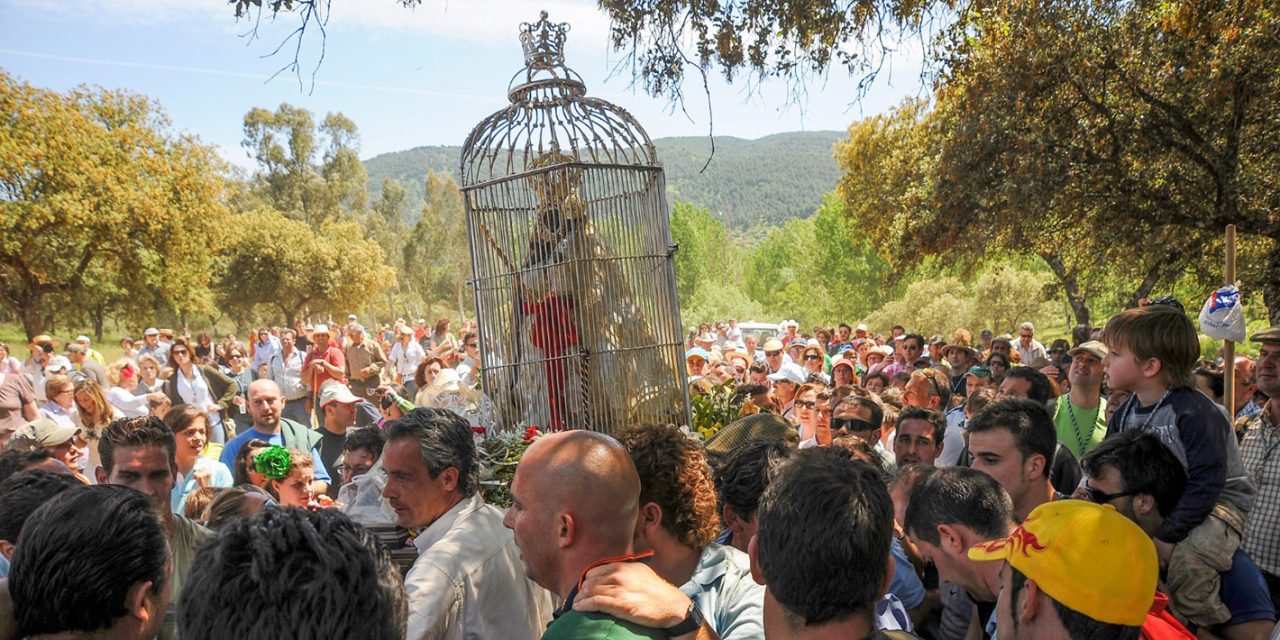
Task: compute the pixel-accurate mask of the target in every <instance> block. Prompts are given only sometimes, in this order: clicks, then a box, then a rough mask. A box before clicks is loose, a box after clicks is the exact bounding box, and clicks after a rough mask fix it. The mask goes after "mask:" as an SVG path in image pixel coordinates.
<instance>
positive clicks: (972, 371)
mask: <svg viewBox="0 0 1280 640" xmlns="http://www.w3.org/2000/svg"><path fill="white" fill-rule="evenodd" d="M964 374H965V375H966V376H975V377H978V378H990V377H991V367H988V366H987V365H985V364H975V365H973V366H972V367H969V370H968V371H966V372H964Z"/></svg>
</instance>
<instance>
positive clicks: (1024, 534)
mask: <svg viewBox="0 0 1280 640" xmlns="http://www.w3.org/2000/svg"><path fill="white" fill-rule="evenodd" d="M413 324H416V325H417V326H416V327H415V326H413ZM413 324H410V323H397V324H396V325H395V326H392V327H387V328H386V329H385V330H382V331H378V332H376V333H375V335H373V336H369V335H366V331H365V330H364V329H363V328H362V327H360V325H359V324H358V323H357V321H356V318H355V317H351V318H349V319H348V322H347V324H345V325H342V326H341V327H334V329H335V330H336V335H334V334H333V333H331V331H330V329H329V327H328V325H313V326H309V327H299V328H298V329H296V330H273V329H270V328H264V329H263V330H261V331H259V332H257V334H256V335H255V336H254V337H253V338H252V339H251V341H250V344H249V345H242V344H240V343H238V342H236V341H235V340H234V338H231V339H228V340H224V341H222V342H220V343H218V344H214V343H213V341H212V340H211V339H209V337H208V336H206V335H203V334H202V335H200V336H197V337H195V338H190V337H186V336H177V337H173V336H169V338H168V339H165V336H164V335H163V333H165V332H160V331H156V330H151V329H149V330H147V331H146V332H145V333H144V341H143V342H142V343H141V344H139V345H134V344H132V343H130V344H128V345H125V356H124V357H123V358H121V359H120V360H119V361H116V362H112V363H110V364H109V365H107V364H105V363H104V362H102V360H103V359H102V357H101V355H100V354H98V355H97V357H95V355H94V354H95V353H96V351H94V350H93V349H92V348H91V346H92V345H91V344H89V341H88V340H87V339H84V340H83V341H81V340H76V341H73V342H71V343H70V344H68V345H67V346H66V347H65V348H64V349H63V352H62V354H57V353H56V348H55V347H56V343H55V341H53V340H52V339H49V338H47V337H43V336H42V337H38V338H37V340H35V341H33V342H32V345H31V346H30V349H29V350H30V352H31V356H30V358H28V360H27V361H26V362H19V361H17V360H16V358H15V359H13V360H10V359H9V358H8V357H6V356H8V354H7V353H0V438H3V440H4V445H3V448H4V453H3V454H0V573H3V574H5V575H7V580H5V581H3V582H0V640H3V639H4V638H11V637H46V636H48V637H72V636H74V637H85V638H90V637H103V638H106V637H112V638H152V637H157V636H159V637H166V638H169V637H181V638H232V637H234V638H242V639H256V638H279V637H320V636H321V635H324V636H332V637H360V638H366V637H368V638H406V637H407V638H410V639H411V640H418V639H422V638H432V639H434V638H498V639H507V638H537V637H542V638H551V639H557V638H680V639H681V640H693V639H699V640H706V639H708V638H729V639H733V638H743V639H746V638H772V639H777V638H834V637H841V638H870V639H875V640H879V639H883V638H933V639H938V640H953V639H955V640H959V639H969V638H975V639H976V638H994V637H996V636H997V635H998V636H999V637H1000V638H1002V639H1012V638H1090V639H1092V638H1101V639H1111V638H1117V639H1118V638H1138V637H1145V638H1192V637H1199V638H1226V639H1229V640H1236V639H1255V638H1256V639H1264V638H1268V637H1270V636H1271V635H1272V633H1273V632H1274V631H1275V627H1276V610H1277V595H1280V578H1278V577H1277V576H1280V526H1277V525H1280V457H1276V456H1273V455H1272V454H1273V453H1274V450H1275V449H1276V448H1277V445H1280V433H1277V428H1276V426H1277V425H1278V424H1280V400H1277V401H1275V402H1272V401H1271V399H1272V398H1276V397H1277V395H1278V394H1280V327H1273V328H1269V329H1265V330H1262V331H1260V332H1257V333H1256V334H1255V335H1253V336H1252V337H1251V339H1252V341H1253V342H1255V343H1257V345H1258V347H1259V355H1258V358H1257V359H1256V360H1254V359H1251V358H1236V359H1235V361H1234V362H1225V363H1224V362H1221V361H1214V360H1212V359H1210V360H1204V359H1202V358H1201V352H1200V343H1199V340H1198V336H1197V333H1196V330H1195V327H1194V325H1193V323H1192V322H1191V320H1190V319H1189V318H1188V316H1187V315H1186V313H1185V311H1184V310H1183V309H1182V308H1181V306H1180V305H1178V304H1177V302H1176V301H1173V300H1167V301H1159V302H1157V303H1153V304H1149V305H1147V306H1143V307H1139V308H1135V309H1130V310H1127V311H1124V312H1122V313H1120V314H1118V315H1117V316H1115V317H1113V318H1111V319H1110V320H1109V322H1108V323H1107V324H1106V326H1105V327H1102V328H1098V329H1091V328H1088V327H1081V328H1079V329H1078V330H1077V331H1075V332H1073V335H1072V336H1071V339H1070V341H1068V340H1055V341H1051V342H1050V344H1049V346H1048V347H1046V346H1044V345H1043V344H1042V343H1041V342H1040V341H1038V340H1037V336H1036V330H1035V327H1034V326H1032V325H1031V324H1030V323H1023V324H1022V325H1021V326H1020V327H1019V328H1018V332H1017V334H1016V335H1010V336H1001V335H994V334H993V333H992V332H990V331H982V332H980V333H979V334H978V338H977V339H976V340H974V339H973V337H972V335H973V334H971V333H970V332H969V331H967V330H963V329H961V330H957V331H956V332H955V333H954V334H953V335H951V336H947V337H943V336H933V337H931V338H927V339H926V338H925V337H923V336H921V335H919V334H915V333H910V332H909V331H908V330H907V329H906V328H904V327H894V328H893V329H892V331H891V332H889V333H888V334H886V335H883V336H881V335H875V334H873V333H872V332H871V331H869V330H868V328H867V327H865V326H862V325H858V326H856V327H851V326H849V325H845V324H841V325H839V326H838V327H834V328H822V327H815V328H814V329H813V331H811V332H806V333H807V335H806V333H802V332H801V331H800V328H799V325H798V323H795V322H785V323H783V324H782V326H781V327H779V328H778V330H777V331H776V332H773V331H768V332H764V335H760V334H757V333H752V332H750V331H743V330H742V329H741V328H739V327H738V326H737V323H736V322H733V321H729V322H725V323H720V324H717V325H715V326H711V325H704V326H703V327H700V328H698V329H697V330H695V331H693V332H692V333H691V335H690V343H689V345H687V352H686V354H685V362H686V365H687V373H688V376H689V378H688V384H689V388H690V390H691V393H695V394H698V393H710V392H712V389H716V388H725V387H728V388H731V389H732V393H733V394H734V396H735V397H736V398H737V399H738V400H739V402H740V406H741V407H742V411H741V417H740V418H739V419H737V420H736V421H731V422H730V423H729V424H727V425H725V426H723V427H721V428H719V429H717V430H716V431H715V432H714V433H713V434H712V435H710V436H709V437H708V438H707V439H706V440H705V441H702V440H700V439H698V438H696V437H693V436H692V435H691V434H690V431H689V429H687V428H683V429H682V428H681V427H680V426H676V425H615V428H614V429H613V435H606V434H603V433H597V432H589V431H566V432H559V433H548V434H537V433H529V434H528V439H529V441H530V442H529V444H528V447H527V449H525V450H524V451H523V455H522V456H520V457H519V458H518V464H517V465H516V470H515V476H514V480H513V481H512V482H511V484H510V487H509V490H510V498H511V506H510V507H509V508H508V509H506V510H505V511H503V510H501V509H499V508H498V507H496V506H495V505H492V504H488V503H487V502H486V500H485V499H484V497H483V496H482V493H481V486H482V484H483V483H485V482H491V481H492V480H491V479H490V478H489V477H488V475H487V471H486V469H485V468H484V466H483V465H482V463H481V455H480V443H482V442H483V439H484V438H485V437H494V436H495V435H496V434H495V433H494V432H493V429H492V425H491V424H486V422H485V421H486V420H489V419H490V418H491V416H490V415H489V414H487V413H486V412H485V410H484V409H483V405H484V402H485V398H484V395H483V393H481V392H480V391H479V390H478V389H477V388H476V387H477V386H478V376H477V371H478V369H479V364H478V363H480V362H481V361H482V360H481V358H480V354H479V351H478V349H477V340H476V335H475V332H474V330H473V329H470V328H467V329H465V330H464V331H463V333H462V338H461V340H455V339H454V338H453V337H452V336H451V335H450V334H449V332H448V326H447V324H442V323H437V324H436V326H435V327H434V328H427V327H426V323H425V322H421V321H420V322H417V323H413ZM82 338H83V337H82ZM1224 367H1233V373H1234V374H1235V375H1234V377H1235V385H1234V387H1233V393H1230V394H1228V393H1226V390H1225V389H1224V376H1223V373H1222V371H1223V368H1224ZM99 376H101V378H102V379H101V380H99ZM672 384H680V381H678V380H676V381H672ZM37 389H39V390H40V393H36V390H37ZM1226 397H1232V398H1233V402H1232V403H1231V405H1232V406H1229V407H1228V406H1224V403H1225V402H1226V400H1225V398H1226ZM514 462H516V460H514V459H513V460H511V461H509V462H508V463H514ZM371 496H372V498H373V499H372V504H373V506H372V507H370V506H369V505H370V497H371ZM371 514H372V515H371ZM379 517H385V519H386V521H387V522H388V523H394V530H395V531H400V532H404V538H405V539H403V540H401V542H407V545H408V548H409V549H410V554H411V558H410V561H409V562H407V563H405V564H404V565H403V566H401V565H398V564H397V562H396V561H395V559H394V558H393V554H394V552H395V550H394V549H389V548H388V547H387V546H386V545H384V542H386V541H387V540H386V539H385V538H383V537H381V535H380V534H379V532H380V531H382V530H383V529H381V528H380V527H379V526H377V525H379V524H380V522H381V521H379V520H378V518H379ZM365 525H369V526H365ZM402 569H403V570H402ZM6 621H7V624H6Z"/></svg>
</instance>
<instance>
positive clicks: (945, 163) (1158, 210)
mask: <svg viewBox="0 0 1280 640" xmlns="http://www.w3.org/2000/svg"><path fill="white" fill-rule="evenodd" d="M958 31H963V32H964V33H965V34H967V37H964V38H959V37H957V38H953V39H951V40H949V41H948V42H947V45H946V47H945V48H944V50H943V55H944V59H945V61H946V64H947V69H948V71H947V73H946V75H945V76H944V83H943V85H942V87H941V89H940V92H939V110H940V111H942V112H944V113H946V114H947V115H946V118H945V120H947V121H948V123H949V124H948V125H947V126H946V127H945V136H946V141H945V143H944V148H943V150H942V152H941V158H940V164H941V166H942V169H941V171H940V173H941V174H942V175H945V176H947V177H948V178H949V180H948V183H940V188H941V189H942V190H943V191H948V190H949V191H951V193H953V194H963V197H950V196H946V197H944V200H951V201H953V202H955V203H957V205H958V206H953V207H944V211H942V212H941V217H947V216H948V215H950V216H951V218H950V219H953V220H955V219H956V218H959V220H958V222H961V223H962V222H963V220H964V217H965V212H973V211H1004V212H1006V213H1005V214H1003V215H1006V216H1007V215H1011V214H1016V215H1021V216H1023V217H1024V218H1029V219H1032V220H1044V221H1048V222H1049V223H1051V224H1053V225H1056V226H1057V227H1059V228H1062V229H1065V230H1081V229H1086V230H1087V231H1088V232H1089V233H1090V234H1091V235H1092V236H1093V237H1096V238H1104V239H1105V240H1106V241H1107V242H1108V243H1110V245H1107V246H1096V245H1095V246H1094V247H1092V248H1091V249H1092V250H1090V251H1086V252H1083V255H1082V256H1080V261H1081V262H1086V261H1091V262H1092V263H1093V264H1097V265H1102V266H1103V267H1104V268H1106V269H1128V270H1129V271H1130V274H1129V277H1130V278H1132V279H1133V280H1134V281H1139V282H1146V281H1147V280H1148V276H1149V275H1152V274H1153V272H1151V271H1150V270H1151V269H1152V268H1156V270H1157V271H1159V270H1160V269H1159V267H1160V265H1159V264H1157V263H1158V262H1159V260H1156V261H1152V262H1147V263H1145V264H1140V261H1138V260H1135V259H1134V258H1136V257H1140V256H1144V255H1145V256H1158V257H1172V258H1174V260H1172V261H1171V262H1172V263H1171V264H1169V265H1166V267H1165V268H1164V271H1165V272H1166V273H1165V275H1164V276H1163V278H1164V279H1165V282H1168V278H1169V274H1170V273H1172V274H1176V273H1178V272H1179V271H1181V269H1182V268H1184V267H1185V266H1187V265H1191V266H1197V265H1201V264H1204V263H1205V261H1204V260H1203V259H1202V256H1204V255H1205V253H1206V252H1207V250H1209V251H1212V250H1213V249H1214V248H1215V246H1214V243H1216V241H1217V237H1218V236H1219V235H1220V234H1221V232H1222V230H1223V229H1224V228H1225V227H1226V225H1228V224H1235V225H1237V226H1238V227H1239V230H1240V232H1241V233H1242V234H1250V235H1253V236H1257V237H1259V238H1263V239H1266V241H1267V245H1268V250H1269V252H1270V253H1269V256H1268V257H1267V262H1266V264H1265V265H1264V264H1257V265H1242V269H1241V273H1242V274H1243V275H1245V280H1246V284H1249V283H1250V279H1251V278H1250V276H1253V277H1252V283H1253V284H1255V286H1260V287H1261V288H1262V290H1263V292H1264V296H1265V299H1266V302H1267V306H1268V307H1270V309H1271V313H1272V316H1273V319H1275V320H1277V321H1280V204H1278V203H1280V185H1278V184H1277V183H1276V181H1275V180H1274V176H1275V175H1276V172H1277V170H1278V169H1280V129H1277V127H1275V126H1274V123H1275V122H1276V121H1277V119H1280V100H1277V99H1276V97H1277V96H1280V47H1278V46H1277V44H1276V43H1277V42H1280V12H1278V11H1277V7H1276V6H1275V3H1269V2H1265V1H1262V0H1246V1H1244V2H1224V1H1209V2H1191V1H1189V0H1188V1H1173V2H1137V3H1122V2H1092V3H1083V2H1066V3H1059V2H1045V1H1042V2H1029V3H1000V4H999V5H997V6H995V7H993V8H992V9H991V10H989V11H986V12H983V13H981V14H977V13H973V14H968V15H967V16H966V17H965V19H964V20H963V21H962V22H961V24H960V25H959V27H958ZM1028 214H1030V215H1028ZM1135 239H1136V240H1138V241H1140V244H1139V245H1138V246H1134V245H1133V244H1132V243H1131V241H1132V240H1135ZM1139 247H1140V248H1141V249H1145V251H1135V249H1138V248H1139ZM1153 247H1159V250H1157V251H1152V250H1151V248H1153ZM1109 248H1120V251H1117V252H1115V253H1112V252H1110V251H1107V249H1109ZM1212 253H1217V251H1212ZM1212 253H1210V255H1212ZM1216 262H1217V261H1216V260H1214V261H1212V262H1210V263H1209V264H1213V263H1216ZM1135 267H1136V268H1135ZM1213 271H1217V269H1213ZM1258 275H1261V276H1262V277H1257V276H1258ZM1219 278H1220V275H1219V276H1218V277H1217V278H1214V280H1215V281H1216V280H1217V279H1219ZM1133 297H1137V296H1133Z"/></svg>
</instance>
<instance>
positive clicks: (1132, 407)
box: [1118, 389, 1173, 431]
mask: <svg viewBox="0 0 1280 640" xmlns="http://www.w3.org/2000/svg"><path fill="white" fill-rule="evenodd" d="M1171 392H1173V389H1169V390H1167V391H1165V392H1164V395H1162V396H1160V400H1158V401H1157V402H1156V406H1154V407H1151V413H1148V414H1147V419H1146V420H1143V421H1142V424H1141V425H1139V426H1138V430H1139V431H1141V430H1144V429H1146V428H1147V425H1148V424H1151V419H1152V418H1154V417H1155V415H1156V412H1157V411H1159V410H1160V406H1161V405H1163V404H1164V401H1165V400H1167V399H1168V398H1169V394H1170V393H1171ZM1139 403H1140V401H1139V400H1138V394H1136V393H1135V394H1133V397H1132V398H1130V399H1129V408H1128V410H1126V411H1125V412H1124V420H1122V421H1121V425H1120V429H1118V431H1125V430H1127V429H1128V428H1129V421H1130V420H1131V419H1132V418H1133V414H1135V413H1137V411H1138V404H1139Z"/></svg>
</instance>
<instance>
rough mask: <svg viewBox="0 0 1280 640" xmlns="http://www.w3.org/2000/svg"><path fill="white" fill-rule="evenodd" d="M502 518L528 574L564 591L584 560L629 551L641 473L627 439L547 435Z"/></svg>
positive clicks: (532, 450)
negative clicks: (626, 446) (624, 441)
mask: <svg viewBox="0 0 1280 640" xmlns="http://www.w3.org/2000/svg"><path fill="white" fill-rule="evenodd" d="M511 495H512V500H513V505H512V508H511V510H510V511H508V513H507V517H506V519H505V523H506V525H507V527H508V528H510V529H512V530H513V532H514V533H515V539H516V544H517V545H519V547H520V553H521V556H522V558H523V559H524V563H525V570H526V572H527V573H528V574H529V578H530V579H532V580H533V581H535V582H537V583H538V584H540V585H542V586H544V587H546V588H548V589H550V590H552V591H554V592H556V593H559V594H560V595H561V596H562V597H563V596H564V595H566V594H567V592H568V589H570V588H571V587H572V586H573V585H574V584H576V582H577V579H578V576H579V574H580V573H581V572H582V571H583V570H584V569H586V567H587V565H589V564H591V563H592V562H595V561H597V560H600V559H601V558H606V557H612V556H618V555H623V554H627V553H630V552H631V543H632V537H633V535H634V534H635V525H636V516H637V513H638V511H639V502H640V477H639V476H638V475H637V474H636V468H635V465H634V464H632V462H631V456H629V455H628V454H627V452H626V450H625V449H623V448H622V445H620V444H618V441H617V440H614V439H613V438H611V437H609V436H607V435H604V434H600V433H594V432H590V431H567V432H563V433H554V434H549V435H546V436H542V437H540V438H538V440H537V441H535V442H534V443H533V444H532V445H531V446H530V447H529V449H528V450H527V451H526V452H525V454H524V456H523V457H522V458H521V460H520V465H519V466H518V467H517V468H516V476H515V479H514V481H513V482H512V483H511Z"/></svg>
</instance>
